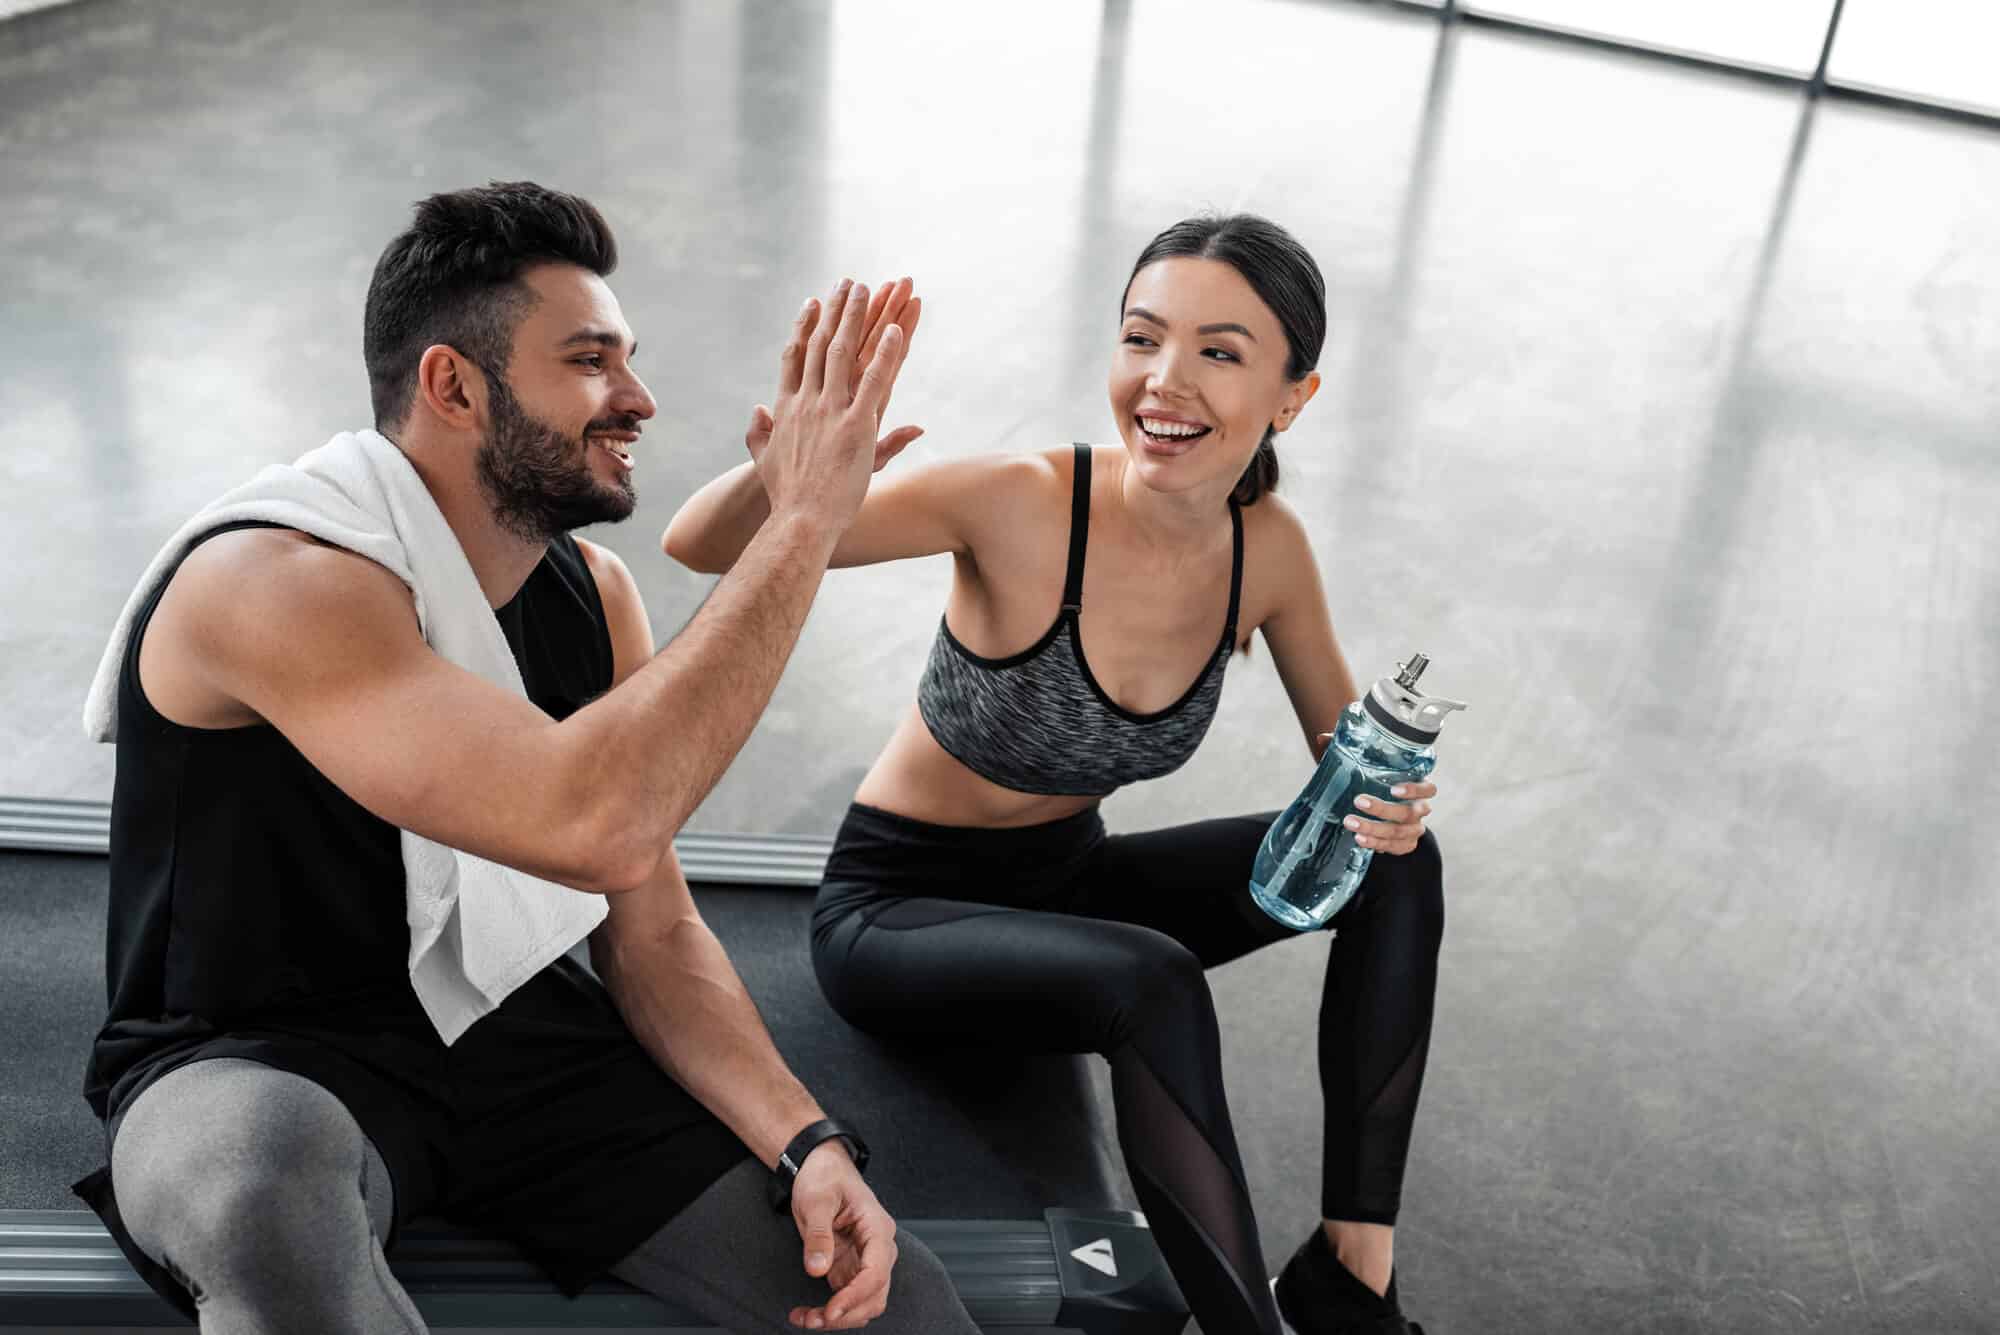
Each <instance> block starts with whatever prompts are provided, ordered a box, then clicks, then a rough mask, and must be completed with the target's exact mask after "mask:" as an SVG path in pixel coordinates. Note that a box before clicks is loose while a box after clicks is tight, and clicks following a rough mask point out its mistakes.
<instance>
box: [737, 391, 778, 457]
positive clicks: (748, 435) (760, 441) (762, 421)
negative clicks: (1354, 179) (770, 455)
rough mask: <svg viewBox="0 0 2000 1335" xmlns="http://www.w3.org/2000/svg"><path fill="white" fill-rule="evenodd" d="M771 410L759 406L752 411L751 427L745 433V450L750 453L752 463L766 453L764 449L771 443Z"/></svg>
mask: <svg viewBox="0 0 2000 1335" xmlns="http://www.w3.org/2000/svg"><path fill="white" fill-rule="evenodd" d="M771 426H772V422H771V410H770V409H769V408H766V407H765V406H764V405H763V404H761V403H760V404H758V405H757V406H756V407H755V408H752V409H751V410H750V425H749V426H748V427H746V428H744V431H743V448H745V449H747V450H749V451H750V459H751V462H753V463H754V462H756V460H757V457H758V456H759V455H761V454H763V453H764V447H765V446H766V445H769V444H770V443H771Z"/></svg>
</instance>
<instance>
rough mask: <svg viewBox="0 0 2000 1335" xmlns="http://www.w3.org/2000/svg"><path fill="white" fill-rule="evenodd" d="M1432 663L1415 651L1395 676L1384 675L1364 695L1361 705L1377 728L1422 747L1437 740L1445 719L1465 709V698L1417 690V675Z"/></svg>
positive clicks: (1397, 667)
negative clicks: (1462, 700)
mask: <svg viewBox="0 0 2000 1335" xmlns="http://www.w3.org/2000/svg"><path fill="white" fill-rule="evenodd" d="M1430 662H1431V660H1430V659H1428V658H1426V657H1424V656H1423V655H1422V654H1411V655H1410V658H1409V661H1408V662H1405V663H1398V664H1396V675H1395V676H1393V677H1382V678H1380V679H1379V680H1377V681H1376V683H1375V685H1374V686H1373V687H1372V688H1371V689H1370V690H1369V692H1368V694H1366V695H1364V696H1362V697H1361V707H1362V708H1363V709H1364V710H1366V711H1367V713H1368V717H1369V718H1370V719H1372V720H1374V722H1375V725H1376V726H1377V727H1379V728H1381V729H1382V730H1383V731H1384V732H1386V733H1388V734H1389V735H1390V736H1391V737H1396V738H1400V739H1401V740H1403V741H1406V742H1412V743H1414V744H1416V745H1418V746H1429V745H1430V744H1431V743H1432V742H1434V741H1436V740H1437V736H1438V733H1439V732H1441V731H1442V730H1443V729H1444V721H1445V720H1446V719H1447V718H1449V717H1450V716H1451V715H1452V713H1453V711H1455V710H1460V709H1464V708H1465V705H1464V704H1463V703H1462V702H1461V701H1458V700H1447V699H1445V698H1444V697H1443V696H1441V695H1425V694H1424V693H1423V692H1422V691H1419V690H1418V689H1417V678H1419V677H1421V676H1423V675H1424V669H1425V668H1427V667H1429V666H1430Z"/></svg>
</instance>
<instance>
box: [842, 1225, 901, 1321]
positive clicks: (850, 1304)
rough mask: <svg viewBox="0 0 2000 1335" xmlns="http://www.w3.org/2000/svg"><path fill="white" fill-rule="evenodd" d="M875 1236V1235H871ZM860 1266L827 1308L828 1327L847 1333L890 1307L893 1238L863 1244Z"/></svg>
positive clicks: (870, 1239)
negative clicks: (846, 1331) (847, 1330)
mask: <svg viewBox="0 0 2000 1335" xmlns="http://www.w3.org/2000/svg"><path fill="white" fill-rule="evenodd" d="M871 1232H872V1231H871ZM859 1251H860V1262H861V1264H860V1266H859V1268H858V1269H856V1270H855V1272H854V1277H853V1278H852V1279H850V1280H849V1281H848V1282H847V1283H845V1284H843V1285H841V1286H840V1289H839V1291H838V1292H836V1293H835V1294H834V1295H833V1300H832V1301H831V1302H829V1303H827V1305H826V1316H827V1326H828V1328H830V1329H834V1330H846V1329H851V1328H853V1327H855V1326H859V1325H863V1324H865V1323H867V1322H869V1321H873V1320H874V1319H875V1318H876V1317H878V1316H880V1315H882V1313H883V1312H885V1311H887V1310H888V1307H889V1275H890V1272H891V1271H893V1270H894V1269H895V1266H896V1242H895V1239H894V1238H893V1237H886V1238H885V1237H881V1236H868V1237H864V1238H862V1239H861V1240H860V1248H859Z"/></svg>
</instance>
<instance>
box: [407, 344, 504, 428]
mask: <svg viewBox="0 0 2000 1335" xmlns="http://www.w3.org/2000/svg"><path fill="white" fill-rule="evenodd" d="M486 389H487V386H486V375H485V373H484V372H483V371H481V370H480V369H479V368H478V367H477V366H475V365H473V363H472V359H471V358H469V357H467V356H465V355H464V354H463V353H461V352H459V351H458V349H456V348H454V347H452V346H451V345H450V344H449V343H433V344H431V345H430V346H429V347H428V348H425V349H424V355H423V356H422V357H421V358H419V359H418V361H417V406H419V407H421V408H422V409H424V410H425V411H426V412H428V413H430V415H431V416H432V417H435V418H436V419H437V420H438V421H439V422H441V423H443V424H444V425H445V426H448V427H451V428H453V429H455V430H460V431H471V430H476V429H478V427H479V425H480V424H481V422H482V421H484V420H485V417H486V408H487V403H486Z"/></svg>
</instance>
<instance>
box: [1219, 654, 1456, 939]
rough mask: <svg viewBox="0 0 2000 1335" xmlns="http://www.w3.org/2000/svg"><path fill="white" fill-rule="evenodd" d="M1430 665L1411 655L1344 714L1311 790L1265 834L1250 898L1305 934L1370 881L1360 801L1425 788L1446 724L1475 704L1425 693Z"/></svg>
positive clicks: (1389, 799)
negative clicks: (1403, 788) (1420, 683)
mask: <svg viewBox="0 0 2000 1335" xmlns="http://www.w3.org/2000/svg"><path fill="white" fill-rule="evenodd" d="M1429 662H1430V660H1429V659H1427V658H1425V657H1424V656H1423V655H1422V654H1413V655H1411V657H1410V661H1409V662H1407V663H1401V664H1398V665H1397V669H1398V670H1397V674H1396V675H1395V676H1394V677H1383V678H1382V679H1381V680H1380V681H1377V682H1376V683H1375V685H1374V688H1373V689H1371V690H1370V691H1369V692H1368V694H1367V695H1365V696H1363V697H1362V698H1361V699H1359V700H1356V701H1355V702H1354V703H1353V704H1351V705H1349V706H1348V707H1347V708H1346V709H1344V710H1342V711H1341V713H1340V722H1339V723H1338V724H1337V725H1335V728H1334V733H1333V740H1332V741H1330V742H1329V743H1327V748H1326V752H1325V754H1324V755H1322V756H1321V757H1320V762H1319V768H1318V769H1316V770H1314V771H1313V776H1312V779H1311V780H1310V781H1309V782H1308V783H1307V784H1306V787H1305V791H1304V792H1302V793H1300V794H1299V795H1298V798H1297V799H1296V800H1295V801H1294V802H1293V803H1292V804H1291V805H1290V806H1289V807H1286V808H1285V812H1284V814H1283V815H1282V816H1279V817H1278V819H1277V820H1276V821H1274V822H1272V824H1271V828H1270V830H1268V831H1267V832H1266V833H1265V835H1264V843H1263V846H1262V847H1260V848H1259V849H1258V850H1257V861H1256V863H1255V865H1254V866H1253V867H1252V868H1251V872H1250V897H1251V898H1252V899H1254V900H1256V901H1257V906H1258V907H1259V908H1261V909H1263V910H1264V912H1266V913H1268V914H1270V915H1271V916H1272V917H1273V918H1276V919H1277V920H1278V921H1279V922H1281V923H1283V924H1285V926H1287V927H1290V928H1292V929H1294V930H1296V931H1301V932H1307V931H1311V930H1313V929H1314V928H1318V927H1324V926H1326V923H1327V920H1328V919H1330V918H1332V917H1333V915H1334V914H1336V913H1338V912H1340V910H1341V908H1342V906H1344V905H1345V904H1346V903H1347V901H1348V900H1349V899H1351V898H1353V897H1354V892H1355V891H1356V890H1357V889H1359V888H1360V885H1361V878H1362V877H1364V876H1366V875H1367V874H1368V863H1369V861H1370V860H1371V859H1372V858H1373V857H1374V856H1375V853H1374V850H1373V849H1368V848H1363V847H1361V845H1360V844H1359V843H1357V842H1356V841H1355V834H1354V831H1352V830H1350V829H1348V828H1347V826H1346V825H1345V824H1344V821H1345V820H1346V818H1347V816H1348V815H1349V814H1351V813H1353V814H1359V815H1360V816H1361V817H1362V818H1363V819H1364V820H1365V819H1368V818H1369V817H1368V813H1367V812H1365V811H1364V812H1359V813H1355V808H1354V799H1355V798H1357V797H1359V796H1361V795H1362V794H1364V793H1366V794H1368V795H1369V796H1371V797H1375V798H1378V799H1380V800H1381V801H1384V802H1394V801H1396V800H1397V799H1396V798H1393V797H1391V796H1390V795H1389V790H1390V789H1391V788H1392V787H1394V786H1395V785H1397V784H1399V783H1414V782H1416V781H1417V780H1419V779H1421V778H1423V777H1424V776H1426V775H1428V774H1429V773H1430V772H1431V768H1432V767H1433V766H1434V765H1436V764H1437V753H1436V751H1434V750H1433V749H1432V746H1431V743H1432V742H1434V741H1436V740H1437V735H1438V730H1439V729H1440V728H1442V727H1443V726H1444V720H1445V718H1446V717H1448V716H1449V715H1450V714H1451V712H1452V711H1453V710H1458V709H1463V708H1465V706H1464V705H1463V704H1461V703H1460V702H1458V701H1456V700H1446V699H1443V698H1441V697H1438V696H1427V695H1423V694H1421V693H1420V692H1418V691H1417V689H1416V684H1417V678H1418V677H1420V676H1422V675H1423V671H1424V668H1425V667H1427V666H1428V665H1429Z"/></svg>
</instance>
